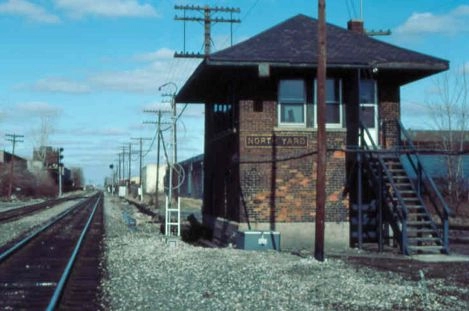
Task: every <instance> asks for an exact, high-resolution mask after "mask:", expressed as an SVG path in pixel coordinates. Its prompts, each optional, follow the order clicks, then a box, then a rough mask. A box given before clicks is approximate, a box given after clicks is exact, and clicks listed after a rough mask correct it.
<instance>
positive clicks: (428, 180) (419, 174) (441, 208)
mask: <svg viewBox="0 0 469 311" xmlns="http://www.w3.org/2000/svg"><path fill="white" fill-rule="evenodd" d="M396 123H397V126H398V128H399V134H400V135H399V144H398V150H397V151H398V153H399V155H404V156H405V157H406V159H407V160H408V161H409V164H410V168H412V170H413V172H414V173H415V174H416V188H417V194H418V195H419V197H421V198H422V195H423V194H427V196H426V197H427V198H428V200H426V201H428V202H429V203H431V205H432V207H433V209H434V210H435V212H436V213H437V215H438V217H439V218H440V221H441V223H440V228H438V229H439V231H440V233H441V235H442V241H443V248H444V252H446V253H448V252H449V216H451V215H452V214H453V212H452V211H451V209H450V208H449V207H448V205H447V204H446V201H445V200H444V198H443V196H442V195H441V193H440V191H439V190H438V187H437V186H436V184H435V182H434V181H433V178H432V177H431V175H430V174H428V172H427V171H426V169H425V167H424V166H423V164H422V160H421V158H420V156H419V154H418V151H417V148H416V147H415V145H414V143H413V142H412V140H411V138H410V135H409V133H408V132H407V130H406V129H405V128H404V126H403V125H402V123H401V122H400V121H399V120H396ZM435 226H436V227H438V226H437V224H436V223H435Z"/></svg>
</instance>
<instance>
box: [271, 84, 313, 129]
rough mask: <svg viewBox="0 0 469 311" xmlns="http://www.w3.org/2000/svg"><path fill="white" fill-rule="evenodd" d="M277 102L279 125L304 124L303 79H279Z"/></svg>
mask: <svg viewBox="0 0 469 311" xmlns="http://www.w3.org/2000/svg"><path fill="white" fill-rule="evenodd" d="M278 103H279V109H278V114H279V115H278V119H279V125H287V126H305V125H306V122H305V119H306V117H305V115H306V92H305V83H304V81H303V80H281V81H280V84H279V98H278Z"/></svg>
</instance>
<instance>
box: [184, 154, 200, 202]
mask: <svg viewBox="0 0 469 311" xmlns="http://www.w3.org/2000/svg"><path fill="white" fill-rule="evenodd" d="M178 164H179V165H178V167H179V168H181V169H182V172H183V173H182V174H183V175H182V176H183V180H182V182H181V185H180V187H179V195H180V196H181V197H186V198H194V199H202V198H203V195H204V155H203V154H201V155H198V156H195V157H193V158H190V159H187V160H185V161H182V162H179V163H178Z"/></svg>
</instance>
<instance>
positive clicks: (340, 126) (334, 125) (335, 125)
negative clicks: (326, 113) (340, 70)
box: [313, 78, 345, 129]
mask: <svg viewBox="0 0 469 311" xmlns="http://www.w3.org/2000/svg"><path fill="white" fill-rule="evenodd" d="M327 81H333V82H334V87H335V85H336V81H337V82H338V85H339V94H338V95H339V119H340V120H339V123H327V122H326V128H335V129H343V128H345V111H344V102H343V83H342V79H341V78H327V79H326V84H327ZM317 91H318V84H317V80H316V79H314V92H313V97H314V101H313V102H314V127H315V128H317V127H318V119H317V116H318V102H317V100H318V98H317V96H316V94H317ZM326 96H327V93H326ZM327 104H328V101H327V98H326V110H327Z"/></svg>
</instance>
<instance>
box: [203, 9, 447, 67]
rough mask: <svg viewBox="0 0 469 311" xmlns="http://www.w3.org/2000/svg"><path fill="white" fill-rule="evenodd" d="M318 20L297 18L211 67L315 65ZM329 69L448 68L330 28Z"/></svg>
mask: <svg viewBox="0 0 469 311" xmlns="http://www.w3.org/2000/svg"><path fill="white" fill-rule="evenodd" d="M317 27H318V22H317V20H316V19H313V18H310V17H308V16H305V15H301V14H300V15H297V16H295V17H293V18H290V19H288V20H286V21H285V22H283V23H280V24H278V25H277V26H274V27H272V28H270V29H268V30H266V31H264V32H262V33H260V34H258V35H256V36H254V37H252V38H250V39H248V40H246V41H244V42H241V43H239V44H236V45H235V46H232V47H230V48H227V49H225V50H222V51H219V52H216V53H213V54H211V55H210V57H209V60H208V63H209V64H210V63H218V62H224V63H240V64H242V63H263V62H267V63H272V64H275V63H277V64H281V63H285V64H291V65H294V64H297V65H301V64H303V65H313V66H314V65H315V64H317V58H318V47H317ZM327 66H328V67H334V66H338V67H342V66H346V67H350V66H366V67H369V66H376V67H378V68H397V67H401V66H405V68H407V69H409V66H411V67H412V68H416V69H439V70H445V69H447V68H448V62H447V61H446V60H443V59H438V58H435V57H432V56H428V55H424V54H421V53H416V52H413V51H410V50H407V49H403V48H400V47H397V46H394V45H391V44H388V43H385V42H382V41H379V40H376V39H373V38H370V37H369V36H366V35H364V34H359V33H355V32H352V31H348V30H346V29H344V28H340V27H337V26H334V25H331V24H328V25H327Z"/></svg>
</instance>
